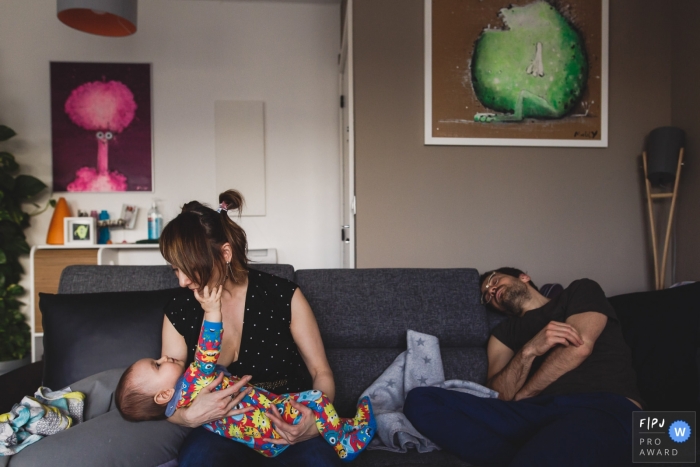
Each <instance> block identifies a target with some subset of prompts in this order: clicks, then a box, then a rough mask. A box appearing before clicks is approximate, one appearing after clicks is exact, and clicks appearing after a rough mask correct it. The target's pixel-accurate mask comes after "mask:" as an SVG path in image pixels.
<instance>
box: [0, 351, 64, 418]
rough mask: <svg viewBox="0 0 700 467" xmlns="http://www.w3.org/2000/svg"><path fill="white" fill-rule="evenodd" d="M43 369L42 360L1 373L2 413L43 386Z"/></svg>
mask: <svg viewBox="0 0 700 467" xmlns="http://www.w3.org/2000/svg"><path fill="white" fill-rule="evenodd" d="M43 371H44V361H43V360H41V361H38V362H34V363H32V364H30V365H25V366H23V367H20V368H17V369H16V370H12V371H10V372H8V373H5V374H4V375H0V388H2V391H0V413H6V412H9V411H10V410H11V409H12V406H13V405H15V404H17V403H19V402H20V401H21V400H22V398H23V397H24V396H31V395H32V394H34V393H35V392H36V390H37V389H38V388H39V386H41V375H42V372H43ZM52 389H53V388H52Z"/></svg>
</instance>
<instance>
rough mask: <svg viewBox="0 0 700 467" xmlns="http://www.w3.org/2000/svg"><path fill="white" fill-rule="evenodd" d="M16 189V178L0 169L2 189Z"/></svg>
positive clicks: (0, 186) (0, 187)
mask: <svg viewBox="0 0 700 467" xmlns="http://www.w3.org/2000/svg"><path fill="white" fill-rule="evenodd" d="M14 189H15V178H14V177H13V176H12V175H10V174H8V173H7V172H5V171H2V170H0V190H3V191H12V190H14Z"/></svg>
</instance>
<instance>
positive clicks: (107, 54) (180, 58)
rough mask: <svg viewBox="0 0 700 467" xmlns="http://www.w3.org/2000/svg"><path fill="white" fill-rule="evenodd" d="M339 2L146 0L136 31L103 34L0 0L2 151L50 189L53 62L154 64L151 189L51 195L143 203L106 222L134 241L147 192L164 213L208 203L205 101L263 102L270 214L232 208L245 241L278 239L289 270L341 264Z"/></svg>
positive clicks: (35, 232)
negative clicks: (6, 136)
mask: <svg viewBox="0 0 700 467" xmlns="http://www.w3.org/2000/svg"><path fill="white" fill-rule="evenodd" d="M339 8H340V7H339V5H337V4H335V5H334V4H298V3H275V2H264V3H247V2H244V3H238V2H213V1H212V2H205V1H197V2H194V1H183V0H147V1H141V2H139V21H138V31H137V33H136V34H135V35H133V36H131V37H127V38H103V37H98V36H93V35H89V34H85V33H82V32H78V31H75V30H73V29H70V28H69V27H67V26H65V25H63V24H62V23H61V22H59V21H58V19H57V18H56V2H55V0H31V1H27V0H3V1H2V7H1V9H0V10H1V13H0V123H2V124H5V125H8V126H10V127H12V128H13V129H14V130H15V131H17V133H18V134H19V136H17V137H15V138H14V140H13V141H12V142H11V144H9V149H10V150H11V151H12V152H14V154H15V156H16V157H17V158H18V161H19V162H20V164H21V165H22V169H23V172H24V173H29V174H32V175H34V176H36V177H38V178H40V179H41V180H43V181H44V182H46V183H47V184H48V185H49V186H50V185H51V176H52V175H51V119H50V109H49V97H50V92H49V62H50V61H93V62H140V63H144V62H148V63H151V64H152V70H151V72H152V83H153V84H152V100H153V109H152V110H153V142H154V144H153V148H154V166H155V172H154V173H155V180H154V184H155V187H154V188H155V191H154V192H153V193H135V192H132V193H124V194H114V193H110V194H75V193H60V194H55V195H54V197H57V196H65V198H66V199H67V200H68V203H69V205H70V206H71V208H72V209H73V213H74V214H77V209H83V210H92V209H98V210H99V209H107V210H108V211H109V212H110V216H111V217H112V218H115V217H118V215H119V212H120V210H121V205H122V203H129V204H135V205H138V206H140V207H141V208H142V212H141V213H140V214H139V219H138V223H137V228H136V230H135V231H130V232H124V231H118V230H115V231H113V239H114V240H116V241H121V240H122V239H124V238H126V240H128V241H134V240H138V239H142V238H146V214H145V213H146V211H147V210H148V208H149V205H150V202H151V199H152V198H157V199H158V200H159V202H160V203H159V205H160V207H161V211H162V212H163V214H164V215H165V217H166V222H167V220H168V219H171V218H172V217H174V216H175V215H177V213H178V212H179V207H180V206H181V205H182V204H183V203H185V202H187V201H189V200H192V199H197V200H200V201H203V202H208V203H210V204H212V205H214V204H216V203H217V194H218V193H216V192H215V187H214V185H215V183H214V181H215V174H214V165H215V164H214V102H215V101H216V100H260V101H264V102H265V127H266V137H265V145H266V171H267V175H266V176H267V179H266V180H267V215H266V216H264V217H248V218H243V220H242V225H243V227H244V228H245V229H246V231H247V233H248V239H249V243H250V246H251V248H263V247H273V248H277V249H278V255H279V257H278V258H279V261H280V262H283V263H290V264H293V265H294V266H295V267H296V268H297V269H301V268H331V267H339V265H340V241H339V238H338V237H339V235H338V227H339V219H340V214H339V204H340V201H339V191H340V189H339V156H338V123H337V122H338V120H337V118H338V113H337V103H338V98H337V54H338V50H339V37H340V32H339V23H340V21H339V18H340V11H339ZM234 188H235V187H234ZM244 195H245V193H244ZM50 217H51V213H50V212H48V213H46V214H43V215H41V216H38V217H36V218H34V219H33V222H32V226H31V227H30V229H28V231H27V236H28V240H29V243H30V244H31V245H34V244H42V243H45V241H46V231H47V229H48V224H49V221H50Z"/></svg>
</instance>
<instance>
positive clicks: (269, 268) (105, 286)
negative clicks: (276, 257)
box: [58, 263, 294, 294]
mask: <svg viewBox="0 0 700 467" xmlns="http://www.w3.org/2000/svg"><path fill="white" fill-rule="evenodd" d="M249 266H250V267H251V268H253V269H257V270H259V271H263V272H267V273H269V274H274V275H276V276H279V277H284V278H285V279H289V280H290V281H293V280H294V267H292V266H291V265H289V264H263V263H259V264H258V263H255V264H249ZM177 286H178V283H177V278H176V277H175V274H173V269H172V268H171V267H170V266H95V265H84V264H81V265H73V266H68V267H67V268H65V269H64V270H63V272H62V273H61V279H60V281H59V284H58V292H59V293H61V294H66V293H71V294H75V293H97V292H122V291H139V290H161V289H172V288H174V287H177Z"/></svg>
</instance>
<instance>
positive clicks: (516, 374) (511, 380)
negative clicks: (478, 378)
mask: <svg viewBox="0 0 700 467" xmlns="http://www.w3.org/2000/svg"><path fill="white" fill-rule="evenodd" d="M486 353H487V355H488V359H489V370H488V377H487V382H486V386H488V387H490V388H491V389H493V390H494V391H498V398H499V399H503V400H507V401H509V400H512V399H513V397H514V396H515V394H516V393H517V392H518V391H519V390H520V388H521V387H523V384H525V380H526V379H527V374H528V373H529V372H530V367H531V366H532V361H533V360H534V359H535V357H532V358H528V357H525V356H523V352H522V349H521V350H520V351H518V353H517V354H515V356H513V351H512V350H511V349H510V347H508V346H506V345H505V344H504V343H503V342H501V341H500V340H498V339H497V338H496V337H494V336H491V338H490V339H489V344H488V347H487V349H486Z"/></svg>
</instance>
